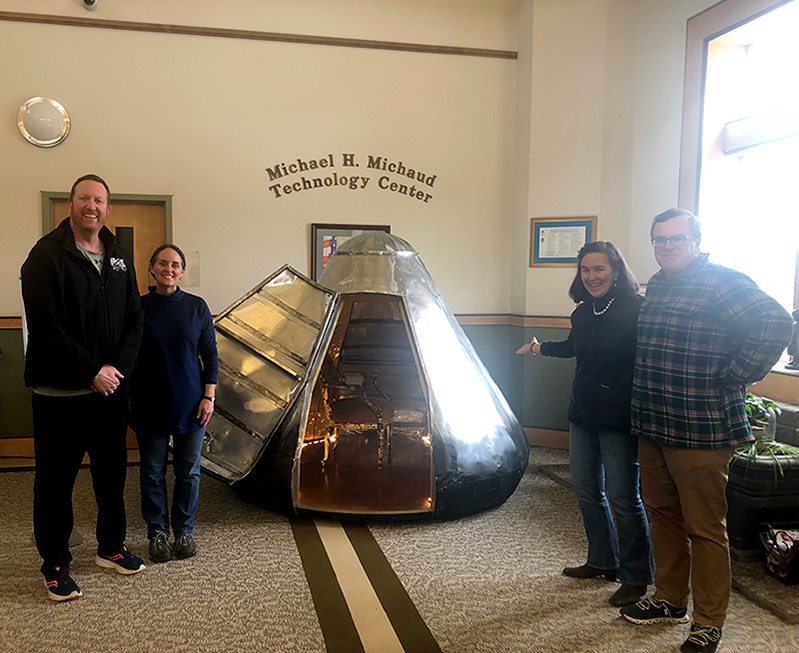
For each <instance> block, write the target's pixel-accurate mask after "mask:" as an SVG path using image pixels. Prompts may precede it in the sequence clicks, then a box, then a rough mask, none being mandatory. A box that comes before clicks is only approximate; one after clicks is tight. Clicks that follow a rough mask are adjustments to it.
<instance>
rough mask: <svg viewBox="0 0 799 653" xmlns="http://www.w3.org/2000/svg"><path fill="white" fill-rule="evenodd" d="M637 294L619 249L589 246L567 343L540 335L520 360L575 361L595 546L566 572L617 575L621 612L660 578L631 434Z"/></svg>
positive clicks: (580, 455)
mask: <svg viewBox="0 0 799 653" xmlns="http://www.w3.org/2000/svg"><path fill="white" fill-rule="evenodd" d="M637 291H638V283H637V282H636V280H635V277H634V276H633V274H632V272H630V269H629V268H628V267H627V264H626V263H625V262H624V257H623V256H622V255H621V252H619V250H618V249H617V248H616V246H615V245H613V243H609V242H607V241H598V242H594V243H587V244H586V245H584V246H583V247H582V248H581V249H580V251H579V253H578V254H577V274H576V275H575V278H574V280H573V281H572V285H571V287H570V288H569V296H570V297H571V298H572V299H573V300H574V301H575V302H578V304H577V307H576V308H575V309H574V311H573V312H572V314H571V325H572V328H571V331H570V332H569V337H568V338H567V339H566V340H560V341H548V342H541V343H539V342H538V340H537V339H536V338H535V337H533V340H532V342H530V343H529V344H526V345H523V346H522V347H520V348H519V350H518V351H517V352H516V353H517V354H526V353H532V354H541V355H543V356H555V357H558V358H571V357H576V359H577V365H576V368H575V372H574V380H573V382H572V389H571V397H570V399H569V412H568V417H569V463H570V467H571V475H572V482H573V484H574V491H575V493H576V494H577V499H578V501H579V504H580V512H582V515H583V524H584V526H585V533H586V536H587V538H588V561H587V562H586V564H584V565H581V566H579V567H566V568H565V569H564V570H563V573H564V574H566V575H567V576H571V577H573V578H598V577H601V578H605V579H607V580H611V581H612V580H616V577H617V576H618V579H619V580H620V581H621V583H622V586H621V587H620V588H619V589H618V590H617V591H616V593H615V594H614V595H613V596H612V597H611V598H610V599H609V601H610V603H611V604H612V605H615V606H624V605H628V604H630V603H635V602H636V601H638V600H639V599H640V598H641V597H642V596H643V595H644V594H646V591H647V585H648V584H650V583H652V582H653V579H654V570H653V567H652V550H651V543H650V537H649V525H648V523H647V519H646V513H645V512H644V507H643V504H642V502H641V495H640V492H639V485H638V480H639V474H638V440H637V439H636V438H635V436H633V435H631V433H630V395H631V392H632V377H633V366H634V364H635V345H636V331H637V322H638V309H639V308H640V306H641V302H642V301H643V297H641V296H640V295H638V294H637ZM608 500H609V501H608ZM611 506H612V507H613V513H614V515H615V517H616V524H615V527H614V523H613V517H612V516H611V512H610V508H611ZM617 531H618V536H617Z"/></svg>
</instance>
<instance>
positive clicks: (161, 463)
mask: <svg viewBox="0 0 799 653" xmlns="http://www.w3.org/2000/svg"><path fill="white" fill-rule="evenodd" d="M204 435H205V427H203V428H200V429H197V430H196V431H193V432H192V433H178V434H176V435H173V436H172V468H173V471H174V472H175V490H174V492H173V495H172V532H173V533H174V534H175V536H176V537H177V536H179V535H184V534H187V533H191V532H192V531H193V530H194V513H195V512H197V501H198V499H199V495H200V450H201V448H202V444H203V437H204ZM136 439H137V440H138V441H139V454H140V455H141V466H140V467H139V480H140V483H141V514H142V517H144V521H145V522H147V537H152V536H153V534H154V533H155V532H156V531H163V532H164V533H169V511H168V509H167V490H166V464H167V454H168V453H169V436H166V435H148V434H146V433H137V434H136Z"/></svg>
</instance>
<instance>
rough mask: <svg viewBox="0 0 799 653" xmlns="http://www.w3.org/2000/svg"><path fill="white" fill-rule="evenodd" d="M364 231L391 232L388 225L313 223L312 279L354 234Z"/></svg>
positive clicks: (317, 275)
mask: <svg viewBox="0 0 799 653" xmlns="http://www.w3.org/2000/svg"><path fill="white" fill-rule="evenodd" d="M364 231H385V232H386V233H391V227H390V226H388V225H385V224H383V225H377V224H323V223H318V222H314V223H312V224H311V279H313V280H314V281H316V280H317V279H318V278H319V275H320V274H322V270H324V269H325V266H326V265H327V262H328V261H329V260H330V257H331V256H333V254H334V253H335V251H336V249H337V248H338V247H340V246H341V245H343V244H344V243H345V242H347V241H348V240H349V239H350V238H352V237H353V236H360V235H361V234H362V233H363V232H364Z"/></svg>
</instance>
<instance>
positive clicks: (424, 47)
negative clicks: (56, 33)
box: [0, 11, 518, 60]
mask: <svg viewBox="0 0 799 653" xmlns="http://www.w3.org/2000/svg"><path fill="white" fill-rule="evenodd" d="M0 20H5V21H13V22H18V23H40V24H46V25H66V26H68V27H92V28H99V29H115V30H124V31H128V32H155V33H159V34H179V35H184V36H185V35H188V36H209V37H214V38H225V39H244V40H248V41H272V42H277V43H299V44H304V45H326V46H333V47H343V48H365V49H369V50H395V51H399V52H421V53H425V54H445V55H456V56H463V57H484V58H489V59H514V60H515V59H517V58H518V53H517V52H516V51H513V50H489V49H484V48H459V47H454V46H448V45H428V44H424V43H401V42H395V41H373V40H369V39H349V38H341V37H336V36H311V35H307V34H286V33H283V32H261V31H256V30H244V29H226V28H221V27H199V26H192V25H169V24H165V23H140V22H134V21H127V20H106V19H102V18H78V17H75V16H55V15H51V14H31V13H22V12H16V11H0Z"/></svg>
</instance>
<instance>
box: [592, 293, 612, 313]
mask: <svg viewBox="0 0 799 653" xmlns="http://www.w3.org/2000/svg"><path fill="white" fill-rule="evenodd" d="M615 299H616V298H615V297H612V298H611V300H610V301H609V302H608V305H607V306H605V308H603V309H602V310H601V311H598V312H597V310H596V302H591V310H593V311H594V315H602V313H604V312H605V311H607V310H608V309H609V308H610V305H611V304H612V303H613V302H614V301H615Z"/></svg>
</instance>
